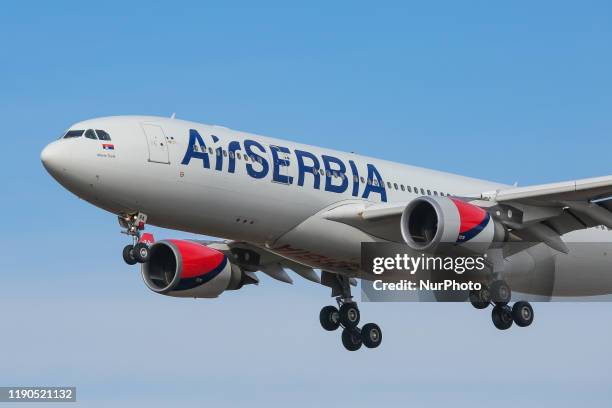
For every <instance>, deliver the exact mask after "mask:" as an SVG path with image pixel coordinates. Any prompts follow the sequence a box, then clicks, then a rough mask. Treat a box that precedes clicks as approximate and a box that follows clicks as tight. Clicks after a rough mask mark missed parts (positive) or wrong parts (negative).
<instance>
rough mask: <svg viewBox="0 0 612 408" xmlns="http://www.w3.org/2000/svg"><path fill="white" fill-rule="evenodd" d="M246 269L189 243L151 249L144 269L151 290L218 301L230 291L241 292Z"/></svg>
mask: <svg viewBox="0 0 612 408" xmlns="http://www.w3.org/2000/svg"><path fill="white" fill-rule="evenodd" d="M243 277H244V274H243V272H242V270H241V269H240V268H239V267H238V266H236V265H233V264H232V263H231V262H230V261H229V259H228V258H227V256H225V254H223V253H222V252H219V251H217V250H216V249H212V248H209V247H207V246H206V245H203V244H200V243H197V242H193V241H185V240H177V239H170V240H163V241H159V242H156V243H155V244H153V245H152V246H151V248H150V252H149V260H148V261H147V262H146V263H145V264H143V266H142V278H143V280H144V282H145V284H146V285H147V287H148V288H149V289H151V290H152V291H154V292H157V293H161V294H164V295H168V296H178V297H198V298H214V297H217V296H219V295H220V294H221V293H223V292H224V291H226V290H233V289H240V287H242V285H243Z"/></svg>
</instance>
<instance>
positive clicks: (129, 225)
mask: <svg viewBox="0 0 612 408" xmlns="http://www.w3.org/2000/svg"><path fill="white" fill-rule="evenodd" d="M146 222H147V216H146V214H142V213H138V214H137V215H127V216H119V225H121V226H122V227H123V228H125V230H124V231H121V233H123V234H126V235H129V236H131V237H132V242H133V243H132V244H130V245H126V246H125V247H124V248H123V260H124V261H125V263H126V264H128V265H135V264H137V263H145V262H147V261H148V260H149V246H148V245H147V244H146V243H145V242H140V231H141V230H143V229H144V227H145V224H146Z"/></svg>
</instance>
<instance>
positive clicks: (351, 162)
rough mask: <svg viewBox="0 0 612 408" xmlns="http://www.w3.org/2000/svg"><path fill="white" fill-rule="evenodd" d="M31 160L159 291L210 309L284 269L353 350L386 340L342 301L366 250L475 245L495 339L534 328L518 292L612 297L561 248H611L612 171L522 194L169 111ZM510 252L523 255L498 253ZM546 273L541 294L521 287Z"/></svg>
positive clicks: (284, 276)
mask: <svg viewBox="0 0 612 408" xmlns="http://www.w3.org/2000/svg"><path fill="white" fill-rule="evenodd" d="M41 161H42V164H43V166H44V168H45V169H46V170H47V172H48V173H49V174H50V175H51V176H52V177H53V178H54V179H55V180H56V181H57V182H58V183H59V184H61V185H62V186H63V187H65V188H66V189H67V190H69V191H70V192H72V193H73V194H75V195H76V196H78V197H79V198H81V199H83V200H86V201H88V202H89V203H91V204H93V205H94V206H96V207H99V208H101V209H103V210H106V211H108V212H110V213H112V214H114V215H116V216H117V218H118V220H119V224H120V226H121V227H122V228H123V229H124V231H122V232H124V233H125V234H127V235H128V236H129V238H130V239H131V243H129V244H128V245H126V246H125V248H124V249H123V254H122V255H123V259H124V260H125V262H126V263H127V264H129V265H135V264H137V263H140V264H141V274H142V278H143V280H144V283H145V285H146V286H147V287H148V288H149V289H150V290H152V291H153V292H155V293H158V294H163V295H168V296H175V297H192V298H215V297H218V296H219V295H221V294H222V293H223V292H224V291H226V290H239V289H242V288H244V287H245V286H247V285H250V284H258V283H259V277H258V273H263V274H266V275H268V276H269V277H271V278H274V279H276V280H279V281H282V282H286V283H289V284H291V283H293V278H292V276H291V275H290V274H289V273H288V272H287V271H288V270H289V271H293V272H294V273H296V274H297V275H298V276H300V277H302V278H305V279H308V280H310V281H312V282H315V283H316V284H321V285H324V286H326V287H329V288H330V289H331V296H332V297H334V298H335V299H336V303H337V305H336V306H332V305H330V306H325V307H324V308H323V309H322V310H321V312H320V314H319V318H320V323H321V326H322V327H323V328H324V329H325V330H328V331H334V330H336V329H339V328H340V327H341V328H342V335H341V339H342V344H343V345H344V347H345V348H346V349H347V350H351V351H355V350H357V349H359V348H360V347H361V346H362V345H364V346H366V347H368V348H376V347H378V346H379V345H380V344H381V342H382V330H381V328H380V327H379V326H378V325H376V324H375V323H368V324H365V325H363V327H359V322H360V311H359V307H358V305H357V301H356V300H355V298H354V297H353V295H352V287H354V286H356V284H357V279H362V280H365V281H372V280H373V279H375V278H377V276H375V275H373V274H372V271H371V270H368V268H365V267H362V265H361V243H364V242H365V243H399V244H402V245H403V246H405V247H406V248H409V249H411V250H414V251H417V252H435V251H436V248H441V245H442V244H443V243H449V244H450V245H451V246H453V247H456V248H459V249H461V250H464V249H465V251H468V252H469V251H470V248H472V247H471V246H474V244H478V245H476V246H478V247H479V248H480V249H478V250H476V252H479V253H488V254H491V257H492V259H493V261H491V262H492V264H491V267H490V271H489V272H488V273H487V274H486V276H485V277H484V278H483V282H484V284H483V285H482V287H481V289H480V290H477V291H475V290H473V291H470V293H469V301H470V302H471V304H472V305H473V306H474V307H475V308H477V309H484V308H487V307H488V306H489V305H490V306H492V312H491V318H492V321H493V323H494V325H495V327H497V328H498V329H500V330H506V329H508V328H509V327H510V326H512V324H513V323H514V324H516V325H517V326H519V327H526V326H529V325H530V324H531V323H532V322H533V317H534V312H533V307H532V306H531V304H530V303H529V302H527V301H518V302H515V303H514V304H513V305H512V306H511V305H510V301H511V296H512V293H513V292H512V291H513V290H514V291H515V292H518V293H533V294H535V295H543V296H570V297H574V296H597V295H606V294H610V293H612V277H611V275H612V274H610V273H606V272H607V271H608V269H609V261H608V259H607V258H606V256H607V253H606V252H598V253H595V252H593V251H592V252H593V253H589V254H587V255H585V258H589V259H591V260H593V259H595V258H596V257H599V258H601V259H599V258H598V259H599V261H601V262H600V263H599V264H598V265H599V266H597V267H593V270H590V269H589V268H584V269H583V270H579V271H578V270H575V269H573V268H574V266H572V265H575V262H574V261H575V257H570V256H569V255H572V254H571V251H570V249H569V246H568V245H569V244H568V243H570V242H578V241H581V242H612V233H610V231H609V228H612V213H611V211H612V201H609V200H607V198H608V197H609V196H610V195H612V176H605V177H597V178H590V179H581V180H573V181H568V182H560V183H552V184H543V185H534V186H527V187H518V186H516V185H514V186H513V185H506V184H501V183H495V182H491V181H486V180H480V179H475V178H470V177H464V176H461V175H456V174H449V173H444V172H440V171H435V170H429V169H425V168H419V167H414V166H409V165H405V164H400V163H394V162H390V161H385V160H380V159H376V158H372V157H367V156H362V155H358V154H354V153H345V152H340V151H335V150H331V149H326V148H320V147H315V146H309V145H305V144H300V143H293V142H290V141H286V140H280V139H275V138H270V137H265V136H261V135H256V134H251V133H245V132H240V131H235V130H231V129H229V128H226V127H222V126H216V125H205V124H200V123H195V122H190V121H185V120H181V119H177V118H175V116H174V115H173V116H172V117H170V118H167V117H156V116H111V117H102V118H95V119H91V120H85V121H81V122H78V123H75V124H74V125H72V126H70V128H69V129H67V130H66V131H65V132H64V133H63V134H62V135H61V137H60V138H59V139H58V140H55V141H53V142H51V143H50V144H48V145H47V146H46V147H45V148H44V149H43V150H42V153H41ZM146 225H155V226H159V227H164V228H169V229H173V230H178V231H184V232H191V233H196V234H202V235H206V236H212V237H219V240H217V241H204V240H185V239H183V240H182V239H165V240H156V239H155V238H154V237H153V236H152V234H150V233H144V232H143V230H144V229H145V226H146ZM517 243H518V244H521V245H523V246H522V247H521V249H520V250H513V252H512V253H509V252H504V251H506V249H505V248H506V247H510V244H517ZM538 248H539V249H538ZM472 250H473V248H472ZM551 261H552V263H551ZM551 265H552V266H551ZM538 268H540V269H538ZM542 268H544V269H542ZM551 268H552V269H551ZM511 270H513V271H514V272H513V273H514V275H513V273H509V275H508V274H505V273H504V271H511ZM540 270H545V271H544V272H542V275H543V276H546V279H547V281H546V284H545V285H543V286H544V287H539V286H538V285H535V286H536V287H535V288H534V287H533V285H531V284H525V281H526V280H527V281H529V282H532V281H533V280H534V278H535V279H536V280H537V279H538V278H539V276H540V274H539V272H538V271H540ZM525 271H528V272H529V275H528V279H521V276H522V275H521V273H523V274H524V273H525ZM551 273H552V275H551ZM591 275H592V276H591ZM513 277H514V278H513ZM523 278H524V276H523ZM591 278H592V279H591ZM530 285H531V286H530ZM551 285H552V286H551ZM521 291H523V292H521Z"/></svg>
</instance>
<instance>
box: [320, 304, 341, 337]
mask: <svg viewBox="0 0 612 408" xmlns="http://www.w3.org/2000/svg"><path fill="white" fill-rule="evenodd" d="M319 321H320V322H321V327H323V328H324V329H325V330H327V331H334V330H336V329H337V328H338V327H340V312H339V311H338V309H337V308H336V307H334V306H325V307H324V308H323V309H321V312H320V313H319Z"/></svg>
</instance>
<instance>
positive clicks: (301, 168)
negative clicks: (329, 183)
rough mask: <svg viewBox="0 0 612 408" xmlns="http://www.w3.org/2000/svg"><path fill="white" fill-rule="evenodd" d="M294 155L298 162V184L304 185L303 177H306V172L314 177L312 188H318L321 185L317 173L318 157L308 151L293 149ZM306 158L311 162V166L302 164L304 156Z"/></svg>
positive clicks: (319, 176)
mask: <svg viewBox="0 0 612 408" xmlns="http://www.w3.org/2000/svg"><path fill="white" fill-rule="evenodd" d="M294 153H295V157H296V158H297V163H298V186H303V185H304V179H305V178H306V177H305V176H306V174H312V176H313V177H314V188H315V189H317V190H318V189H319V188H320V186H321V175H320V174H319V167H320V166H319V159H317V156H315V155H314V154H312V153H310V152H305V151H303V150H295V151H294ZM305 157H306V158H308V159H309V160H310V161H311V162H312V166H307V165H305V164H304V158H305Z"/></svg>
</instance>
